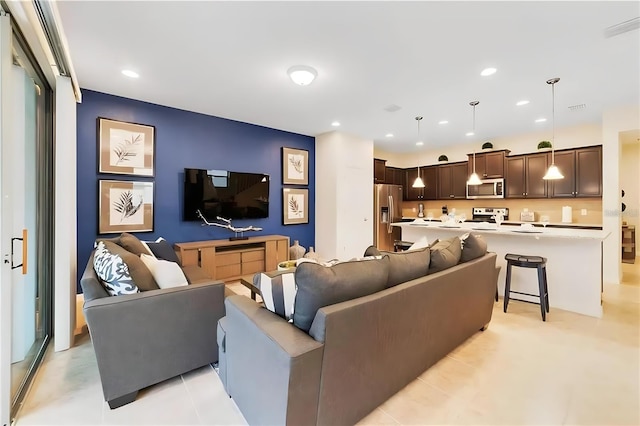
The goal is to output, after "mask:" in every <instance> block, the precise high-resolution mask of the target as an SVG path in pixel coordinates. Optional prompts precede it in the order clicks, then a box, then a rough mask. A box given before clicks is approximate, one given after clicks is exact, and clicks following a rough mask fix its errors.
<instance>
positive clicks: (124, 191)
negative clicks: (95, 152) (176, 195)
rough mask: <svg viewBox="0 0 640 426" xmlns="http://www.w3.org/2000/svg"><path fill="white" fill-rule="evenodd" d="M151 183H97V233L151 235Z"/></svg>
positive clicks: (122, 181) (109, 181)
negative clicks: (143, 233)
mask: <svg viewBox="0 0 640 426" xmlns="http://www.w3.org/2000/svg"><path fill="white" fill-rule="evenodd" d="M153 195H154V194H153V182H141V181H140V182H138V181H124V180H99V181H98V197H99V201H98V233H99V234H110V233H120V232H153Z"/></svg>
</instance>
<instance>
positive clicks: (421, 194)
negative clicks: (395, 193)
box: [403, 166, 438, 201]
mask: <svg viewBox="0 0 640 426" xmlns="http://www.w3.org/2000/svg"><path fill="white" fill-rule="evenodd" d="M417 177H418V168H417V167H413V168H410V169H405V180H404V182H403V185H404V198H405V200H406V201H423V200H437V199H438V166H427V167H420V177H421V178H422V181H423V182H424V188H414V187H413V186H412V185H413V182H414V181H415V180H416V178H417Z"/></svg>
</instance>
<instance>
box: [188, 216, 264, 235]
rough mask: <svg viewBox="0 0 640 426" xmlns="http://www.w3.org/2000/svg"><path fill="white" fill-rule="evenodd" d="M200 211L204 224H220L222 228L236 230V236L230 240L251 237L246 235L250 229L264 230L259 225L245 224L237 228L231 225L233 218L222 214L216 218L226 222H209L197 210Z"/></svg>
mask: <svg viewBox="0 0 640 426" xmlns="http://www.w3.org/2000/svg"><path fill="white" fill-rule="evenodd" d="M197 212H198V217H199V218H200V219H202V221H203V222H204V223H203V224H202V226H205V225H206V226H218V227H220V228H225V229H228V230H230V231H233V232H235V234H236V236H235V237H231V238H229V239H230V240H247V239H249V237H245V236H244V233H245V232H248V231H262V228H260V227H257V226H245V227H242V228H237V227H235V226H233V225H231V219H225V218H224V217H220V216H216V220H220V221H222V222H224V224H222V223H216V222H209V221H208V220H207V218H205V217H204V215H203V214H202V212H201V211H200V210H198V211H197Z"/></svg>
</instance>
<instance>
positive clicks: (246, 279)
mask: <svg viewBox="0 0 640 426" xmlns="http://www.w3.org/2000/svg"><path fill="white" fill-rule="evenodd" d="M254 275H255V274H251V275H245V276H243V277H241V278H240V283H241V284H242V285H243V286H245V287H246V288H248V289H249V290H251V299H252V300H256V294H258V293H260V289H259V288H258V287H256V286H254V285H253V276H254Z"/></svg>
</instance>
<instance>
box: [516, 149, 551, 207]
mask: <svg viewBox="0 0 640 426" xmlns="http://www.w3.org/2000/svg"><path fill="white" fill-rule="evenodd" d="M505 163H506V174H505V188H506V190H505V197H506V198H546V197H547V195H548V193H549V192H548V184H547V181H545V180H544V179H542V178H543V176H544V175H545V173H546V172H547V167H548V166H549V155H548V154H547V153H544V154H529V155H515V156H513V157H506V160H505Z"/></svg>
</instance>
